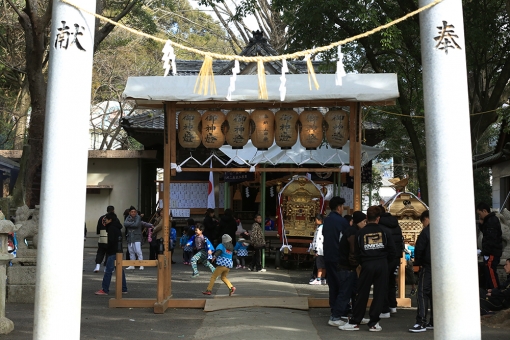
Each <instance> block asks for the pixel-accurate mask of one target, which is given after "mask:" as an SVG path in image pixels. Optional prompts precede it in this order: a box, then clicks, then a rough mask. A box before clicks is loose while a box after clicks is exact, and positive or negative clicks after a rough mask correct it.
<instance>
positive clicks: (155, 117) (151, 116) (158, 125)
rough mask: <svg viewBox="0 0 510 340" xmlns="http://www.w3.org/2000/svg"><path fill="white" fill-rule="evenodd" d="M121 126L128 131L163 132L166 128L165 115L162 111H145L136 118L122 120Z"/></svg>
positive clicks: (130, 117)
mask: <svg viewBox="0 0 510 340" xmlns="http://www.w3.org/2000/svg"><path fill="white" fill-rule="evenodd" d="M120 125H121V126H122V127H123V128H124V130H126V131H128V130H130V129H137V130H138V129H147V130H163V129H164V128H165V115H164V114H163V112H162V111H157V110H151V111H145V112H143V113H142V114H139V115H136V116H129V117H125V118H122V120H121V122H120ZM128 133H129V131H128Z"/></svg>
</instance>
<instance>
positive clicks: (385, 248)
mask: <svg viewBox="0 0 510 340" xmlns="http://www.w3.org/2000/svg"><path fill="white" fill-rule="evenodd" d="M344 203H345V200H344V199H343V198H341V197H338V196H335V197H333V198H331V200H330V201H329V208H330V212H329V214H328V215H327V216H326V217H324V216H323V215H321V214H318V215H316V216H315V223H316V230H315V233H314V237H313V240H312V243H311V245H310V254H311V255H313V256H315V261H314V276H313V277H312V279H311V280H310V282H309V283H310V284H312V285H327V286H328V289H329V306H330V317H329V320H328V324H329V325H331V326H335V327H338V328H339V329H340V330H343V331H357V330H359V329H360V326H361V325H365V324H366V325H367V327H368V330H369V331H373V332H376V331H381V330H382V327H381V325H380V324H379V322H380V320H381V319H385V318H390V317H391V314H394V313H397V299H396V296H397V289H396V279H397V273H398V269H399V265H400V262H401V258H402V256H403V254H404V253H405V252H408V253H409V249H410V248H411V247H409V246H406V245H405V244H404V238H403V235H402V230H401V228H400V225H399V222H398V220H397V219H396V218H395V217H394V216H392V215H391V214H390V213H388V212H387V211H386V210H385V208H384V206H383V205H379V206H371V207H369V208H368V209H367V211H366V214H365V213H363V212H361V211H355V212H354V213H353V214H352V215H344ZM106 212H107V213H106V214H105V215H103V216H101V217H100V218H99V220H98V224H97V234H98V235H99V239H98V249H97V256H96V259H95V262H96V266H95V268H94V272H98V271H99V269H100V265H101V263H104V265H105V269H104V277H103V282H102V289H101V290H99V291H97V292H96V294H97V295H108V293H109V286H110V281H111V276H112V273H113V271H114V269H115V268H114V262H115V254H116V253H117V251H118V239H119V237H122V236H123V239H125V240H126V241H127V245H128V254H129V259H131V260H136V259H138V260H143V254H142V250H141V243H142V241H143V237H144V236H143V235H144V230H147V231H148V241H149V242H150V259H155V258H156V254H157V253H158V252H159V249H161V248H162V246H163V245H162V243H163V220H162V215H161V213H160V211H158V212H157V213H156V214H155V218H154V221H153V223H149V222H144V221H143V220H142V217H143V214H141V213H140V212H139V211H138V210H136V208H134V207H130V208H129V209H127V210H126V211H125V214H124V215H125V218H124V227H125V235H122V232H121V230H122V228H123V226H122V223H121V222H120V220H119V219H118V218H117V215H116V214H115V209H114V207H113V206H108V207H107V210H106ZM476 213H477V214H478V217H479V220H478V225H479V231H480V232H481V234H482V236H483V237H482V242H481V249H479V250H478V255H479V256H481V257H482V259H483V261H482V262H481V264H482V265H481V267H480V269H481V270H480V273H481V275H480V314H481V315H486V314H493V313H495V312H496V311H499V310H502V309H505V308H509V307H510V259H507V260H506V263H505V266H504V269H505V271H506V273H507V274H508V275H509V279H508V280H506V281H505V282H504V283H500V281H499V277H498V273H497V266H498V264H499V263H500V258H501V256H502V250H503V240H502V231H501V224H500V222H499V219H498V217H497V216H496V215H495V213H494V212H491V209H490V207H489V206H488V205H487V204H485V203H479V204H477V206H476ZM420 221H421V223H422V225H423V229H422V231H421V233H420V235H419V236H418V238H417V240H416V243H415V244H414V247H412V248H413V250H414V259H413V262H412V265H411V266H415V267H419V272H418V288H417V293H416V302H417V313H416V323H415V324H414V326H413V327H411V328H409V331H410V332H412V333H419V332H425V331H427V330H433V329H434V321H433V306H432V301H433V300H432V260H431V251H430V242H431V238H430V216H429V211H428V210H427V211H424V212H423V213H422V215H421V217H420ZM261 224H262V216H261V215H260V214H256V215H255V217H254V221H253V224H252V227H251V230H250V231H244V230H243V229H242V227H241V228H239V226H240V221H239V220H236V218H235V217H234V216H233V212H232V210H231V209H225V211H224V214H223V215H222V216H221V218H220V219H219V220H218V219H216V218H215V216H214V210H213V209H207V211H206V214H205V218H204V220H203V223H196V222H195V221H194V220H193V219H191V218H190V219H188V220H187V225H186V227H185V228H184V231H183V234H182V236H181V237H180V246H181V247H182V250H183V264H185V265H190V266H191V277H192V278H195V277H198V276H199V275H200V274H199V271H198V264H202V265H204V266H205V267H206V268H207V269H209V270H210V271H211V278H210V282H209V285H208V286H207V288H206V289H205V290H204V291H203V294H204V295H211V294H212V288H213V285H214V283H215V281H216V279H217V278H218V277H221V280H222V281H223V282H224V283H225V285H226V286H227V288H228V290H229V295H232V294H234V292H235V291H236V287H234V286H233V285H232V283H231V282H230V281H229V280H228V278H227V276H228V273H229V271H230V269H232V268H236V269H246V268H247V269H248V270H250V271H253V272H264V271H265V270H266V269H265V268H262V264H261V251H262V249H263V248H264V247H265V239H264V236H263V232H262V225H261ZM268 226H269V227H270V224H268V222H267V221H266V222H265V227H266V228H268ZM240 231H241V232H240ZM238 235H239V237H238ZM176 242H177V237H176V230H175V228H174V227H172V228H171V232H170V239H169V245H170V250H171V251H173V249H174V247H175V244H176ZM249 250H250V251H251V252H252V254H253V256H252V257H251V258H252V261H251V263H250V264H247V263H246V262H247V261H246V258H247V257H248V251H249ZM172 263H175V262H174V261H173V260H172ZM133 269H135V267H134V266H129V267H127V268H126V270H133ZM139 269H140V270H143V269H144V267H143V266H140V267H139ZM412 283H413V290H414V282H412ZM122 292H123V293H127V285H126V280H125V274H124V270H123V273H122ZM370 294H372V302H371V305H370V308H369V311H368V318H365V314H366V308H367V304H368V299H369V297H370Z"/></svg>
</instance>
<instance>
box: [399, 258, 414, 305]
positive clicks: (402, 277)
mask: <svg viewBox="0 0 510 340" xmlns="http://www.w3.org/2000/svg"><path fill="white" fill-rule="evenodd" d="M397 306H399V307H411V299H410V298H406V257H405V254H402V257H401V258H400V265H399V267H398V297H397Z"/></svg>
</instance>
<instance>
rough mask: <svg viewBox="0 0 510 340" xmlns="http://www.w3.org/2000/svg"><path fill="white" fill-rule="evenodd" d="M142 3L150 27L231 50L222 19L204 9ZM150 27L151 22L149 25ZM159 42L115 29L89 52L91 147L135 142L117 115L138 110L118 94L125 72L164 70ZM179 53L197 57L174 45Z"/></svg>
mask: <svg viewBox="0 0 510 340" xmlns="http://www.w3.org/2000/svg"><path fill="white" fill-rule="evenodd" d="M154 4H155V3H152V4H151V3H149V4H147V5H146V6H144V7H143V9H144V10H145V11H146V12H147V13H149V16H150V17H151V20H152V23H153V24H154V27H153V30H154V32H153V33H152V34H153V35H156V36H158V37H159V38H162V39H165V38H170V39H171V40H172V41H175V42H179V43H181V44H184V45H186V46H189V47H194V48H197V49H201V50H207V51H214V52H216V53H222V54H230V53H232V52H233V50H232V47H231V45H230V43H229V39H228V36H227V34H226V33H225V32H224V31H223V29H222V27H221V25H220V24H219V23H218V22H217V21H215V20H213V19H212V17H211V16H209V15H207V14H205V13H204V12H202V11H200V10H198V9H194V8H192V7H191V6H190V4H189V2H188V0H175V1H174V2H173V3H172V6H171V7H165V6H159V4H158V6H153V5H154ZM151 27H152V26H151ZM162 48H163V45H162V44H161V43H159V42H155V41H153V40H151V39H147V38H144V37H139V36H137V35H135V34H126V32H125V31H123V30H115V31H113V32H112V33H110V35H109V36H108V37H107V38H106V39H105V40H104V41H103V42H102V43H101V45H100V46H99V47H98V50H97V51H96V53H95V56H94V73H93V81H92V101H93V105H92V110H91V125H92V126H91V130H92V131H91V133H92V135H93V141H92V144H91V147H92V148H97V149H112V148H113V149H119V148H120V149H131V148H140V146H141V145H140V144H136V143H133V139H132V138H129V137H128V136H127V134H126V133H125V132H124V130H122V128H121V127H120V124H119V122H120V119H122V118H123V117H126V116H131V115H136V114H139V113H140V112H139V111H140V110H137V109H136V106H135V103H134V102H128V101H126V100H125V99H123V98H122V92H123V91H124V87H125V85H126V81H127V79H128V77H129V76H156V75H162V74H163V67H162V65H163V63H162V61H161V55H162V53H161V50H162ZM176 55H177V58H178V59H185V60H186V59H188V60H189V59H201V58H202V57H201V56H197V55H195V54H190V53H189V52H186V51H182V50H180V49H176Z"/></svg>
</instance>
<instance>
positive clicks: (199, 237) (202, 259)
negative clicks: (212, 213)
mask: <svg viewBox="0 0 510 340" xmlns="http://www.w3.org/2000/svg"><path fill="white" fill-rule="evenodd" d="M203 232H204V227H203V226H202V225H201V224H198V223H197V225H196V227H195V235H194V236H192V237H191V238H190V240H189V241H188V243H186V245H188V246H191V245H193V244H194V245H195V249H196V250H197V253H196V254H195V256H193V257H192V258H191V268H193V274H192V275H191V277H198V276H199V274H198V269H197V262H198V263H202V264H203V265H204V266H206V267H207V268H209V269H210V270H211V272H214V266H213V265H212V264H211V262H209V259H210V258H212V253H213V251H214V246H213V245H212V243H211V242H210V241H209V239H208V238H207V237H205V236H204V235H203Z"/></svg>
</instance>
